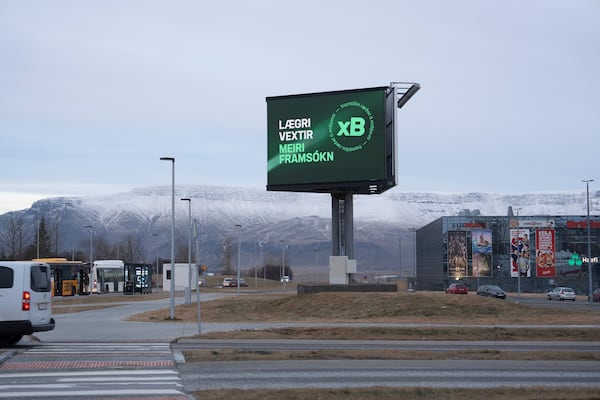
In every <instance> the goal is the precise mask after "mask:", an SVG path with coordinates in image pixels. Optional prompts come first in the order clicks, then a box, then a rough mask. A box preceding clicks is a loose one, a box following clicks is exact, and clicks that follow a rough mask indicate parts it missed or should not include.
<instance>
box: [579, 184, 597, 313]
mask: <svg viewBox="0 0 600 400" xmlns="http://www.w3.org/2000/svg"><path fill="white" fill-rule="evenodd" d="M581 182H585V191H586V199H587V256H588V301H589V302H590V303H591V302H593V301H594V299H593V295H592V292H593V285H592V239H591V237H592V236H591V227H590V182H594V180H593V179H584V180H582V181H581Z"/></svg>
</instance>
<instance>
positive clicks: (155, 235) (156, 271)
mask: <svg viewBox="0 0 600 400" xmlns="http://www.w3.org/2000/svg"><path fill="white" fill-rule="evenodd" d="M152 236H153V237H155V238H156V240H158V233H153V234H152ZM152 276H153V277H154V282H155V285H156V287H158V281H157V280H156V277H157V276H158V243H157V244H156V270H155V271H154V273H153V274H152Z"/></svg>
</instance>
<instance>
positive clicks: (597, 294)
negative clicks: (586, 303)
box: [592, 288, 600, 301]
mask: <svg viewBox="0 0 600 400" xmlns="http://www.w3.org/2000/svg"><path fill="white" fill-rule="evenodd" d="M592 301H600V288H598V289H596V290H594V291H593V292H592Z"/></svg>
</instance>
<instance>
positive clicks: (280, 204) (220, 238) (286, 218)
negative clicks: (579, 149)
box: [0, 185, 600, 269]
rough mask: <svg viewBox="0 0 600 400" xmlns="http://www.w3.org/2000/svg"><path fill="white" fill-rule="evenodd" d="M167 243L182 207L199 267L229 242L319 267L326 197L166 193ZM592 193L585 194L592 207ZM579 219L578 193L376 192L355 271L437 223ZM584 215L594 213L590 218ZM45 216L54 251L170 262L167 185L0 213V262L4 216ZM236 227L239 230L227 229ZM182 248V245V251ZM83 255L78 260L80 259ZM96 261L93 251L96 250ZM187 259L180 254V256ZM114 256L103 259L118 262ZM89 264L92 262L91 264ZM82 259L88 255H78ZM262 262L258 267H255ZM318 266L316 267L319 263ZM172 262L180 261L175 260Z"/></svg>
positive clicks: (394, 263) (359, 239)
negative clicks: (128, 245)
mask: <svg viewBox="0 0 600 400" xmlns="http://www.w3.org/2000/svg"><path fill="white" fill-rule="evenodd" d="M175 189H176V190H175V192H176V193H175V214H176V215H175V217H176V243H177V246H178V248H179V247H186V246H187V242H188V220H189V208H188V203H187V202H183V201H181V200H180V199H181V198H191V199H192V201H191V210H192V219H195V220H197V221H198V224H199V235H198V238H199V239H198V241H199V245H198V247H200V254H201V257H200V262H202V263H206V264H207V265H209V268H212V269H219V268H222V264H223V260H222V258H223V257H222V256H223V246H224V243H225V242H229V243H230V244H231V242H232V241H237V239H238V237H239V238H240V240H241V242H242V246H243V249H242V252H243V253H245V257H244V262H243V264H244V265H243V268H249V267H251V266H255V265H258V264H261V263H263V262H269V260H270V261H272V262H274V263H276V262H278V261H279V260H280V258H281V252H282V246H285V251H287V252H288V253H287V256H286V261H287V260H289V262H290V264H292V265H293V263H296V264H298V265H316V264H318V265H319V266H323V265H326V264H327V256H328V255H329V254H331V198H330V196H329V195H327V194H321V193H295V192H294V193H292V192H269V191H266V190H265V189H264V188H256V187H221V186H201V185H178V186H176V188H175ZM599 194H600V192H599V191H596V192H590V199H591V204H592V210H594V207H593V205H594V204H598V198H599ZM509 207H512V208H513V210H514V211H515V212H516V213H517V214H520V215H522V216H525V215H528V216H533V215H540V216H553V215H585V214H586V212H587V210H586V194H585V193H569V192H536V193H523V194H518V193H479V192H470V193H458V192H457V193H448V192H403V191H401V190H400V189H399V188H398V187H396V188H394V189H392V190H389V191H387V192H385V193H383V194H381V195H356V196H354V228H355V233H354V236H355V257H356V259H357V263H358V266H359V268H361V267H362V268H369V269H398V268H399V265H400V266H401V265H402V264H410V262H411V261H410V260H411V259H412V253H413V249H412V241H413V238H412V235H413V233H412V231H411V230H412V229H415V228H420V227H422V226H424V225H426V224H428V223H430V222H432V221H434V220H435V219H437V218H439V217H442V216H452V215H472V216H477V215H498V216H501V215H507V212H508V209H509ZM592 213H593V212H592ZM42 216H43V217H44V219H45V221H46V224H47V226H49V227H50V228H52V229H50V228H49V229H48V230H49V231H50V232H51V234H52V233H55V237H56V239H54V240H55V248H58V250H59V252H63V253H64V252H68V251H71V250H72V251H73V252H74V251H75V250H74V249H75V248H77V249H78V250H80V251H84V252H85V250H84V249H85V248H86V244H87V248H88V249H89V230H88V229H86V228H85V226H93V232H94V238H97V240H99V239H102V238H103V240H104V241H105V242H107V243H108V244H109V245H112V246H117V244H118V243H121V242H123V241H126V240H129V241H134V242H136V243H137V250H136V251H137V253H138V254H134V252H132V254H134V255H132V256H131V257H134V258H139V259H135V260H126V261H135V262H140V261H145V262H153V260H154V259H155V256H156V254H155V253H156V252H158V255H159V256H160V257H161V258H169V257H170V223H171V186H151V187H140V188H134V189H132V190H130V191H128V192H122V193H115V194H106V195H99V196H88V197H81V196H80V197H56V198H47V199H42V200H39V201H36V202H35V203H33V204H32V206H31V207H30V208H29V209H25V210H20V211H12V212H9V213H5V214H3V215H0V237H1V238H3V240H2V241H1V242H0V255H3V254H4V255H6V254H9V252H8V251H7V240H6V238H7V235H8V234H7V230H8V226H9V225H10V219H11V218H12V219H14V218H17V217H18V218H22V221H23V228H22V229H23V231H22V234H23V238H24V240H28V241H29V242H32V241H33V238H34V236H35V227H36V226H37V225H36V221H37V220H39V218H41V217H42ZM238 224H239V225H242V228H241V231H238V230H237V228H236V225H238ZM186 248H187V247H186ZM84 254H85V253H84ZM95 254H101V251H100V249H98V251H97V252H96V251H95ZM185 254H187V251H186V252H185ZM117 255H119V252H118V251H117V252H116V254H113V255H107V256H110V257H108V258H119V257H116V256H117ZM95 258H96V257H95ZM86 260H87V258H86ZM263 260H264V261H263ZM319 260H320V261H319ZM178 261H179V260H178Z"/></svg>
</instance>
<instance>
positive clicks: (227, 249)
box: [221, 236, 234, 275]
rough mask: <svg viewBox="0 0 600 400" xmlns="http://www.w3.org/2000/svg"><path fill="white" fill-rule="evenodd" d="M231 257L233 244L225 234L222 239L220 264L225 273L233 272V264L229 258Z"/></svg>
mask: <svg viewBox="0 0 600 400" xmlns="http://www.w3.org/2000/svg"><path fill="white" fill-rule="evenodd" d="M232 257H233V244H232V240H231V237H229V236H227V237H225V239H223V253H222V254H221V264H222V265H223V269H224V273H225V274H226V275H231V274H233V270H234V269H233V265H232V262H231V258H232Z"/></svg>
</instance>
